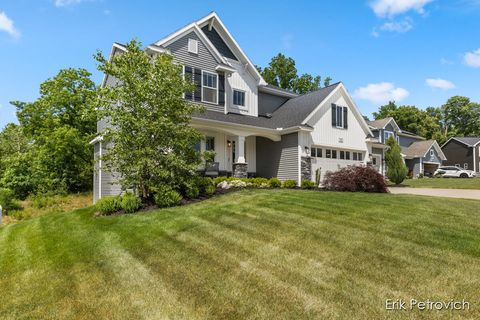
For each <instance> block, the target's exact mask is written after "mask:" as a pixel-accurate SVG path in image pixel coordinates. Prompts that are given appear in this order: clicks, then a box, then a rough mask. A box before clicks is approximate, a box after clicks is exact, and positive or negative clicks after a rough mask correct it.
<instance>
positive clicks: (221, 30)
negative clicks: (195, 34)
mask: <svg viewBox="0 0 480 320" xmlns="http://www.w3.org/2000/svg"><path fill="white" fill-rule="evenodd" d="M210 19H214V21H213V22H212V25H213V24H215V25H216V26H218V27H220V28H215V29H216V30H217V32H218V33H219V35H220V37H222V33H224V34H225V35H226V36H227V37H228V39H224V37H222V39H223V40H224V42H225V44H226V45H227V46H228V48H229V49H230V50H231V51H232V52H233V53H234V54H235V52H234V51H237V52H238V53H239V55H240V57H238V56H237V55H235V56H236V57H237V58H243V60H244V61H246V62H247V64H248V68H249V70H250V71H251V72H253V73H254V75H256V76H257V77H258V79H259V80H258V84H259V85H266V84H267V82H266V81H265V80H264V79H263V77H262V75H261V74H260V72H258V70H257V68H255V65H254V64H253V63H252V62H251V61H250V59H249V58H248V57H247V55H246V54H245V52H243V50H242V48H241V47H240V45H239V44H238V43H237V41H235V38H234V37H233V36H232V35H231V34H230V32H229V31H228V29H227V28H226V27H225V25H224V24H223V22H222V20H220V18H219V17H218V15H217V13H215V12H211V13H210V14H208V15H207V16H205V17H203V18H201V19H200V20H198V21H197V22H196V24H197V25H198V26H203V25H204V24H205V23H208V22H209V20H210ZM225 40H227V41H225ZM228 41H230V42H231V43H232V44H233V48H232V46H230V45H229V44H228ZM232 49H233V50H232Z"/></svg>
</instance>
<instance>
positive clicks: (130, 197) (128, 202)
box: [122, 192, 142, 213]
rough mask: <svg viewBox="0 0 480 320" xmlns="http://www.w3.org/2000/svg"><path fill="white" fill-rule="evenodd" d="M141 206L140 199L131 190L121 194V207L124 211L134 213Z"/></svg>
mask: <svg viewBox="0 0 480 320" xmlns="http://www.w3.org/2000/svg"><path fill="white" fill-rule="evenodd" d="M141 207H142V200H140V198H139V197H137V196H136V195H134V194H133V193H131V192H127V193H125V194H124V195H123V196H122V209H123V211H125V213H135V212H137V211H138V210H139V209H140V208H141Z"/></svg>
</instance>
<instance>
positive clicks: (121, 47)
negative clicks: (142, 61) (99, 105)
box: [101, 42, 127, 88]
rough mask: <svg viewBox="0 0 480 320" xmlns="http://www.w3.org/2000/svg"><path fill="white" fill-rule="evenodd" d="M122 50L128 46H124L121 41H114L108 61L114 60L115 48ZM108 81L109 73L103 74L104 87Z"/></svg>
mask: <svg viewBox="0 0 480 320" xmlns="http://www.w3.org/2000/svg"><path fill="white" fill-rule="evenodd" d="M117 49H118V50H121V51H127V48H126V47H125V46H122V45H121V44H119V43H116V42H114V43H113V44H112V50H110V55H109V56H108V61H112V57H113V56H114V55H115V50H117ZM106 83H107V74H106V73H104V74H103V79H102V85H101V87H102V88H105V85H106Z"/></svg>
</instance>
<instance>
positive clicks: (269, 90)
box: [258, 86, 298, 98]
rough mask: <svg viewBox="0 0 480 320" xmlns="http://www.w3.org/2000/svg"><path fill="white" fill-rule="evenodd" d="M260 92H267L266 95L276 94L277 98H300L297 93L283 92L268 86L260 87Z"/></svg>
mask: <svg viewBox="0 0 480 320" xmlns="http://www.w3.org/2000/svg"><path fill="white" fill-rule="evenodd" d="M258 91H261V92H265V93H272V94H276V95H277V96H282V97H287V98H295V97H298V94H297V93H295V92H286V91H283V90H279V89H275V88H272V87H267V86H259V87H258Z"/></svg>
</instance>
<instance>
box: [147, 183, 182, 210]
mask: <svg viewBox="0 0 480 320" xmlns="http://www.w3.org/2000/svg"><path fill="white" fill-rule="evenodd" d="M153 200H154V201H155V204H156V205H157V206H159V207H161V208H167V207H173V206H176V205H178V204H179V203H180V201H182V196H181V195H180V193H178V192H177V191H175V190H173V189H171V188H169V187H164V188H161V189H160V190H159V191H157V193H155V195H154V196H153Z"/></svg>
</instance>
